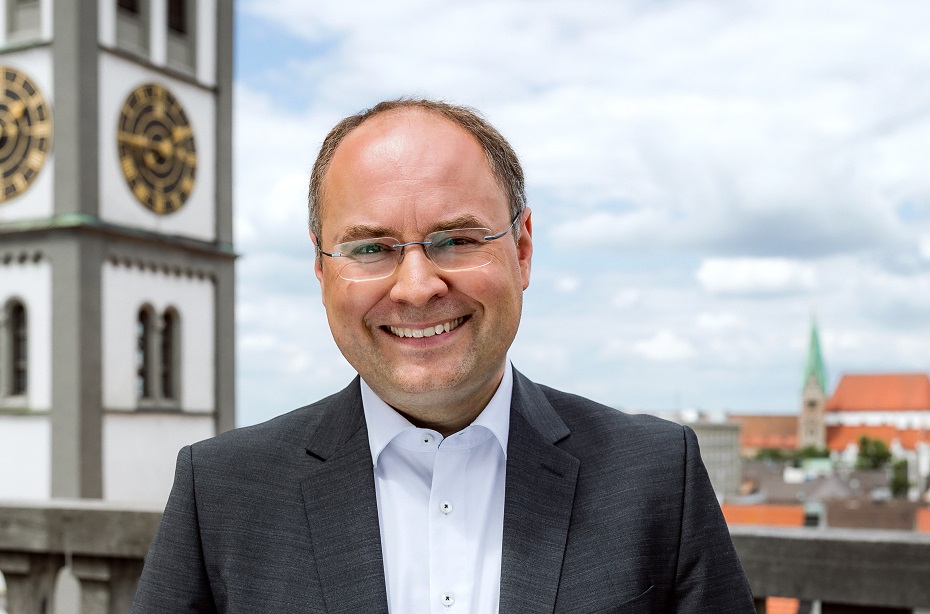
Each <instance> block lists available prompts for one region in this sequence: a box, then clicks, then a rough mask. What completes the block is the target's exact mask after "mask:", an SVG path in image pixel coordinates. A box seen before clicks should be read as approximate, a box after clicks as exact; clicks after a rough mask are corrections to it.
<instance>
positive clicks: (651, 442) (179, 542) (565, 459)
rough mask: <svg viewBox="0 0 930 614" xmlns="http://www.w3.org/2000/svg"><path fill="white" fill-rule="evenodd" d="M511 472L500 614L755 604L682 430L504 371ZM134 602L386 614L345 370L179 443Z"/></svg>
mask: <svg viewBox="0 0 930 614" xmlns="http://www.w3.org/2000/svg"><path fill="white" fill-rule="evenodd" d="M506 479H507V483H506V494H505V504H504V535H503V558H502V563H501V596H500V612H501V614H512V613H513V614H518V613H523V614H540V613H549V612H558V613H565V614H568V613H577V614H582V613H584V614H596V613H609V612H631V613H636V612H708V613H713V614H725V613H728V612H734V613H736V612H738V613H746V614H750V613H753V612H755V609H754V607H753V601H752V596H751V594H750V591H749V586H748V584H747V582H746V578H745V576H744V575H743V571H742V568H741V567H740V563H739V561H738V560H737V558H736V553H735V551H734V549H733V545H732V543H731V541H730V536H729V533H728V531H727V527H726V525H725V523H724V521H723V517H722V514H721V512H720V507H719V505H718V504H717V501H716V499H715V497H714V493H713V491H712V490H711V486H710V482H709V480H708V478H707V472H706V471H705V469H704V466H703V464H702V462H701V459H700V454H699V452H698V445H697V440H696V439H695V436H694V433H693V432H692V431H691V430H690V429H688V428H687V427H682V426H679V425H677V424H673V423H670V422H666V421H662V420H659V419H656V418H653V417H650V416H630V415H627V414H624V413H621V412H619V411H617V410H614V409H612V408H609V407H605V406H602V405H598V404H596V403H593V402H592V401H589V400H587V399H583V398H581V397H577V396H574V395H570V394H565V393H563V392H558V391H556V390H552V389H551V388H547V387H544V386H539V385H537V384H534V383H533V382H531V381H529V380H528V379H526V378H525V377H523V376H522V375H521V374H519V373H518V372H516V371H515V372H514V387H513V401H512V405H511V418H510V438H509V444H508V449H507V478H506ZM132 612H133V613H134V614H150V613H156V612H157V613H165V614H169V613H170V614H181V613H185V612H218V613H232V612H236V613H243V614H246V613H247V614H255V613H259V612H269V613H275V614H286V613H290V612H306V613H314V614H315V613H324V612H326V613H329V614H336V613H344V614H359V613H365V614H369V613H386V612H387V598H386V590H385V583H384V570H383V563H382V558H381V538H380V531H379V528H378V510H377V504H376V498H375V486H374V478H373V475H372V461H371V452H370V449H369V446H368V434H367V429H366V427H365V419H364V414H363V411H362V401H361V394H360V390H359V384H358V381H357V380H356V381H354V382H353V383H352V384H351V385H350V386H349V387H348V388H346V389H345V390H343V391H342V392H340V393H338V394H335V395H333V396H331V397H328V398H326V399H324V400H322V401H319V402H318V403H315V404H313V405H309V406H307V407H303V408H301V409H298V410H296V411H293V412H291V413H289V414H286V415H284V416H280V417H278V418H275V419H273V420H271V421H269V422H266V423H264V424H260V425H257V426H253V427H249V428H243V429H238V430H235V431H231V432H228V433H225V434H223V435H220V436H219V437H216V438H214V439H210V440H207V441H203V442H200V443H197V444H194V445H193V446H189V447H185V448H184V449H183V450H181V453H180V454H179V456H178V465H177V473H176V476H175V482H174V487H173V489H172V492H171V497H170V499H169V500H168V504H167V507H166V509H165V515H164V519H163V520H162V523H161V526H160V528H159V530H158V533H157V535H156V537H155V540H154V542H153V544H152V548H151V550H150V552H149V555H148V558H147V559H146V564H145V570H144V571H143V574H142V579H141V581H140V583H139V589H138V592H137V594H136V601H135V604H134V605H133V608H132ZM395 614H404V613H395Z"/></svg>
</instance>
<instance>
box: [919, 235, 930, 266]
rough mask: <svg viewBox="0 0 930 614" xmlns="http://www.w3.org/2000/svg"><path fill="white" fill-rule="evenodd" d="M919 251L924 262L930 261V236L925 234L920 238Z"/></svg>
mask: <svg viewBox="0 0 930 614" xmlns="http://www.w3.org/2000/svg"><path fill="white" fill-rule="evenodd" d="M918 251H919V253H920V257H921V258H923V259H924V260H930V234H925V235H923V236H921V237H920V242H919V243H918Z"/></svg>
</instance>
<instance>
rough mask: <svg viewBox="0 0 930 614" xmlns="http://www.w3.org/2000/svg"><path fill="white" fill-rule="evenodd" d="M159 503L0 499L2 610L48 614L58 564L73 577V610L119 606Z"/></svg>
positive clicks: (128, 599)
mask: <svg viewBox="0 0 930 614" xmlns="http://www.w3.org/2000/svg"><path fill="white" fill-rule="evenodd" d="M160 519H161V510H159V509H148V510H146V509H141V508H139V507H138V506H133V507H132V508H129V507H125V506H119V505H115V504H112V503H105V502H102V501H87V500H52V501H43V502H41V503H0V572H2V573H3V577H4V579H5V581H6V610H7V612H8V614H51V612H53V611H54V610H53V595H54V593H55V585H56V580H57V578H58V575H59V572H60V571H61V570H62V569H63V568H64V567H67V568H68V570H69V571H70V573H71V574H72V575H73V576H74V577H75V578H76V579H77V581H78V583H79V585H80V596H79V597H76V598H77V599H79V600H80V603H79V604H78V608H77V611H79V612H80V613H81V614H126V613H127V612H129V607H130V605H131V603H132V597H133V595H134V594H135V590H136V584H137V582H138V580H139V574H140V573H141V571H142V562H143V560H144V558H145V553H146V552H147V551H148V547H149V544H151V543H152V537H153V536H154V535H155V529H156V528H157V527H158V522H159V520H160Z"/></svg>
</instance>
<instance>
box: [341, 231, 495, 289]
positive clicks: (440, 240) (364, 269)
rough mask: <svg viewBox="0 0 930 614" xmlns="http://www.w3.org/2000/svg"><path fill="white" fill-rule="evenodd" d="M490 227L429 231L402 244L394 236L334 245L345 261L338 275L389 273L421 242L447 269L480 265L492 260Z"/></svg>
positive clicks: (371, 276)
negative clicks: (405, 254) (406, 253)
mask: <svg viewBox="0 0 930 614" xmlns="http://www.w3.org/2000/svg"><path fill="white" fill-rule="evenodd" d="M490 232H491V231H490V230H489V229H487V228H462V229H459V230H448V231H439V232H433V233H430V234H428V235H427V236H426V237H425V239H424V240H423V241H414V242H411V243H405V244H402V243H401V242H400V241H398V240H397V239H394V238H393V237H381V238H376V239H362V240H359V241H348V242H346V243H340V244H339V245H336V246H335V251H336V252H339V253H340V254H342V256H343V257H342V258H340V259H339V260H343V261H344V263H345V264H344V265H343V267H342V269H341V270H340V271H339V276H340V277H342V278H343V279H345V280H348V281H360V280H365V279H378V278H382V277H388V276H389V275H391V274H392V273H393V272H394V269H396V268H397V265H398V264H400V261H401V260H402V259H403V255H404V250H406V249H410V248H412V247H413V246H414V245H420V246H422V247H423V249H424V251H425V252H426V256H427V257H428V258H429V259H430V260H432V261H433V263H434V264H435V265H436V266H438V267H439V268H440V269H442V270H444V271H464V270H467V269H477V268H479V267H483V266H485V265H487V264H488V263H490V262H491V251H490V248H489V246H488V242H487V241H486V240H485V237H487V236H488V235H489V234H490Z"/></svg>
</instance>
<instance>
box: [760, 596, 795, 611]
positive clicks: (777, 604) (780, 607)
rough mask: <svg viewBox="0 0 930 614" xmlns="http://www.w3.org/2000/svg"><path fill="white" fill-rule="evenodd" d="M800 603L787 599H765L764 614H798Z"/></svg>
mask: <svg viewBox="0 0 930 614" xmlns="http://www.w3.org/2000/svg"><path fill="white" fill-rule="evenodd" d="M800 606H801V602H800V601H799V600H798V599H789V598H787V597H767V598H766V599H765V614H798V609H799V608H800Z"/></svg>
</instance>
